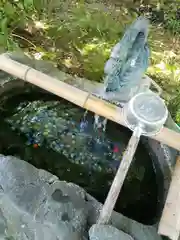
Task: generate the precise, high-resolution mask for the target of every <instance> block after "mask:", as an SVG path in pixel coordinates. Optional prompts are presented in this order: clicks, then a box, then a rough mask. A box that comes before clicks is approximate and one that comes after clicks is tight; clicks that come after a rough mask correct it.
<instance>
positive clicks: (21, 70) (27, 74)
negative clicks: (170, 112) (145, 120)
mask: <svg viewBox="0 0 180 240" xmlns="http://www.w3.org/2000/svg"><path fill="white" fill-rule="evenodd" d="M0 69H1V70H3V71H5V72H7V73H9V74H11V75H13V76H15V77H17V78H20V79H22V80H24V81H27V82H29V83H31V84H34V85H36V86H38V87H40V88H42V89H45V90H47V91H49V92H51V93H54V94H55V95H57V96H59V97H62V98H64V99H66V100H68V101H69V102H72V103H74V104H76V105H78V106H80V107H82V108H84V109H87V110H89V111H92V112H94V113H96V114H98V115H100V116H103V117H105V118H107V119H109V120H111V121H114V122H116V123H118V124H121V125H123V126H125V127H127V126H126V124H125V122H124V117H123V112H122V109H121V108H119V107H117V106H115V105H113V104H111V103H108V102H107V101H104V100H101V99H99V98H97V97H95V96H93V95H91V94H90V93H88V92H85V91H83V90H80V89H78V88H76V87H74V86H71V85H69V84H67V83H65V82H61V81H60V80H58V79H55V78H53V77H50V76H48V75H46V74H44V73H41V72H39V71H37V70H35V69H33V68H31V67H29V66H26V65H24V64H21V63H19V62H16V61H14V60H12V59H11V58H10V57H9V55H8V54H2V55H0ZM151 138H153V139H155V140H157V141H159V142H161V143H163V144H166V145H168V146H170V147H172V148H175V149H177V150H180V134H179V133H177V132H175V131H173V130H171V129H168V128H166V127H164V128H163V129H162V131H161V132H159V133H158V134H157V135H156V136H152V137H151Z"/></svg>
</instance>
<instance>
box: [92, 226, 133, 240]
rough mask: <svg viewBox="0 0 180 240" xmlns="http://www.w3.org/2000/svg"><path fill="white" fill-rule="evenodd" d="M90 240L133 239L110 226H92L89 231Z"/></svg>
mask: <svg viewBox="0 0 180 240" xmlns="http://www.w3.org/2000/svg"><path fill="white" fill-rule="evenodd" d="M89 237H90V240H109V239H113V240H133V238H132V237H131V236H130V235H128V234H126V233H124V232H123V231H120V230H118V229H117V228H115V227H113V226H110V225H96V224H95V225H93V226H92V227H91V228H90V230H89Z"/></svg>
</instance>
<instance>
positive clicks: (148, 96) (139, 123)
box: [97, 92, 168, 224]
mask: <svg viewBox="0 0 180 240" xmlns="http://www.w3.org/2000/svg"><path fill="white" fill-rule="evenodd" d="M167 116H168V110H167V108H166V105H165V104H164V101H163V100H162V99H161V98H160V97H159V96H158V95H156V94H155V93H152V92H144V93H139V94H137V95H135V96H134V97H133V98H132V99H131V100H130V101H129V103H128V104H127V105H126V106H125V107H124V117H125V122H126V124H127V126H128V127H129V128H130V129H131V130H132V131H133V134H132V137H131V138H130V140H129V143H128V146H127V149H126V151H125V153H124V155H123V158H122V161H121V163H120V165H119V168H118V171H117V173H116V176H115V178H114V180H113V183H112V185H111V188H110V190H109V193H108V196H107V198H106V201H105V203H104V206H103V208H102V210H101V212H100V216H99V219H98V222H97V223H98V224H107V223H108V222H109V220H110V217H111V214H112V211H113V209H114V206H115V204H116V201H117V198H118V195H119V193H120V191H121V188H122V186H123V183H124V180H125V177H126V175H127V172H128V169H129V167H130V165H131V162H132V160H133V156H134V154H135V152H136V149H137V146H138V143H139V140H140V136H141V135H145V136H152V135H155V134H157V133H158V132H159V131H160V130H161V128H162V127H163V125H164V123H165V121H166V119H167Z"/></svg>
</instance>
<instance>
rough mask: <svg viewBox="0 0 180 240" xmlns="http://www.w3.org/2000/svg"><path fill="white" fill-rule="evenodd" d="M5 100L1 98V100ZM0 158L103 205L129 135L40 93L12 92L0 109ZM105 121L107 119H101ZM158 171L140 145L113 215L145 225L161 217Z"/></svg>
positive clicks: (118, 128) (67, 103)
mask: <svg viewBox="0 0 180 240" xmlns="http://www.w3.org/2000/svg"><path fill="white" fill-rule="evenodd" d="M1 98H2V99H4V98H3V96H1ZM0 114H1V119H0V121H1V122H0V152H1V153H2V154H5V155H13V156H18V157H20V158H21V159H24V160H25V161H28V162H29V163H31V164H33V165H34V166H36V167H38V168H42V169H45V170H47V171H50V172H51V173H53V174H55V175H57V176H58V177H59V178H60V179H61V180H67V181H71V182H74V183H76V184H78V185H80V186H82V187H83V188H85V189H86V190H87V192H88V193H90V194H91V195H93V196H94V197H95V198H97V199H98V200H99V201H101V202H104V200H105V198H106V196H107V193H108V191H109V187H110V185H111V183H112V180H113V178H114V175H115V173H116V170H117V168H118V166H119V163H120V160H121V158H122V154H123V151H124V150H125V148H126V146H127V143H128V140H129V138H130V136H131V132H130V131H129V130H128V129H126V128H124V127H122V126H120V125H118V124H115V123H113V122H108V123H107V125H106V131H104V130H105V129H103V128H101V127H100V128H98V127H95V128H94V115H93V114H92V113H90V112H86V113H85V112H84V110H83V109H81V108H78V107H77V106H75V105H73V104H71V103H69V102H67V101H65V100H62V99H60V98H58V97H56V96H54V95H51V94H49V93H47V92H42V91H40V90H39V89H38V88H36V89H34V90H31V91H29V92H25V91H24V90H23V91H21V92H18V94H15V91H14V90H13V91H11V92H9V94H8V95H7V93H6V98H5V99H4V100H2V101H1V106H0ZM99 120H102V122H103V120H104V119H98V122H99ZM156 172H158V171H157V169H154V165H153V162H152V159H151V157H150V155H149V153H148V151H147V150H146V148H145V146H144V145H143V144H142V143H141V142H140V144H139V146H138V149H137V151H136V154H135V156H134V160H133V164H132V166H131V167H130V170H129V173H128V176H127V179H126V180H125V183H124V186H123V189H122V191H121V195H120V197H119V199H118V201H117V204H116V208H115V210H116V211H118V212H121V213H123V214H124V215H126V216H128V217H131V218H133V219H135V220H137V221H139V222H142V223H145V224H153V223H155V222H156V219H157V217H158V201H159V194H158V187H157V176H156Z"/></svg>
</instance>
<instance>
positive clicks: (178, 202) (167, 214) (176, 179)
mask: <svg viewBox="0 0 180 240" xmlns="http://www.w3.org/2000/svg"><path fill="white" fill-rule="evenodd" d="M179 208H180V156H178V157H177V161H176V165H175V169H174V172H173V176H172V181H171V184H170V187H169V192H168V195H167V199H166V203H165V206H164V209H163V213H162V217H161V220H160V223H159V228H158V234H161V235H164V236H167V237H169V238H170V239H171V240H178V239H179V236H180V209H179Z"/></svg>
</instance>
